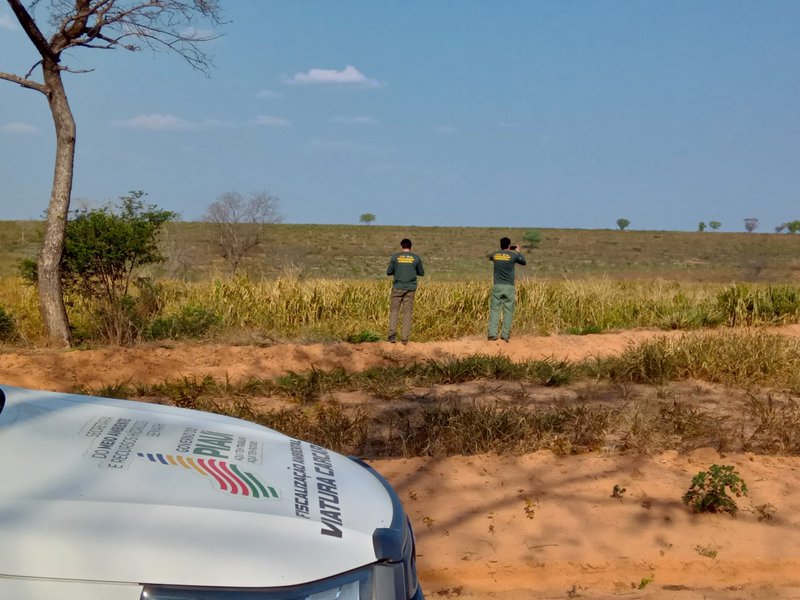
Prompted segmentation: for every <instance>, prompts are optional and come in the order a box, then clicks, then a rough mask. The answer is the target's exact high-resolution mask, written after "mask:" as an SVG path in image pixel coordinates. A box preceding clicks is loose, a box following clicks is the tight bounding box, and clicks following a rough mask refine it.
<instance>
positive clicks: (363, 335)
mask: <svg viewBox="0 0 800 600" xmlns="http://www.w3.org/2000/svg"><path fill="white" fill-rule="evenodd" d="M380 339H381V336H380V335H378V334H377V333H375V332H374V331H372V330H371V329H362V330H361V331H359V332H358V333H353V334H351V335H348V336H347V341H348V342H349V343H351V344H363V343H364V342H378V341H380Z"/></svg>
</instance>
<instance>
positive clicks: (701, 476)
mask: <svg viewBox="0 0 800 600" xmlns="http://www.w3.org/2000/svg"><path fill="white" fill-rule="evenodd" d="M726 490H730V492H731V493H732V494H733V495H734V496H736V497H737V498H738V497H741V496H746V495H747V484H746V483H745V482H744V480H743V479H742V478H741V477H739V474H738V473H737V472H736V470H735V469H734V468H733V467H732V466H730V465H723V466H720V465H711V467H710V468H709V469H708V471H700V472H699V473H698V474H697V475H695V476H694V477H693V478H692V483H691V485H690V486H689V489H688V491H687V492H686V493H685V494H684V495H683V502H684V504H686V505H688V506H691V507H692V509H693V510H694V511H695V512H726V513H730V515H731V516H734V517H735V516H736V513H737V511H738V510H739V507H738V506H736V502H735V501H734V499H733V498H732V497H731V496H729V495H728V493H727V492H726Z"/></svg>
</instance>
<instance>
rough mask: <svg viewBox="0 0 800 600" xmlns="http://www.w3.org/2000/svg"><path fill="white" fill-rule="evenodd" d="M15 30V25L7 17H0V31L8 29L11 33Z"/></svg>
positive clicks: (14, 22)
mask: <svg viewBox="0 0 800 600" xmlns="http://www.w3.org/2000/svg"><path fill="white" fill-rule="evenodd" d="M16 28H17V23H16V21H14V20H13V19H12V18H11V17H9V16H8V15H0V29H8V30H9V31H11V30H12V29H16Z"/></svg>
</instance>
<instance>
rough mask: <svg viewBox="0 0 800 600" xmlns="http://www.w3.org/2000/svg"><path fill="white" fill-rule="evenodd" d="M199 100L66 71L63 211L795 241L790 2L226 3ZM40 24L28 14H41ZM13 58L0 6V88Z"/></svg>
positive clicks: (138, 61) (799, 97) (139, 59)
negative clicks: (72, 155)
mask: <svg viewBox="0 0 800 600" xmlns="http://www.w3.org/2000/svg"><path fill="white" fill-rule="evenodd" d="M222 4H223V11H224V16H225V17H226V18H227V19H228V20H229V21H230V23H228V24H227V25H224V26H223V27H222V28H220V29H219V33H221V34H223V36H222V37H221V38H220V39H218V40H216V41H214V42H211V43H209V45H208V46H207V51H208V52H209V53H210V54H211V55H213V57H214V64H215V66H214V68H213V69H212V70H211V71H210V74H209V76H208V77H206V76H204V75H203V74H201V73H199V72H197V71H194V70H192V69H191V68H190V67H189V66H188V65H187V64H186V63H184V62H182V61H181V60H180V59H179V58H177V57H176V56H174V55H169V54H166V53H157V54H154V53H152V52H150V51H149V50H145V51H142V52H139V53H129V52H125V51H119V50H118V51H113V52H107V51H101V50H82V51H81V50H75V51H73V52H72V54H70V55H69V56H68V57H67V59H66V61H65V62H66V64H68V65H69V66H71V67H72V68H75V69H87V68H93V69H94V71H93V72H91V73H87V74H67V75H65V78H66V85H67V91H68V93H69V96H70V101H71V104H72V109H73V112H74V113H75V117H76V120H77V125H78V149H77V157H76V160H77V162H76V178H75V184H74V189H73V198H74V199H83V200H84V201H86V202H89V203H92V204H94V205H99V204H103V203H105V202H106V201H109V200H113V199H115V198H116V197H118V196H120V195H122V194H124V193H126V192H127V191H128V190H144V191H146V192H147V193H148V194H149V196H148V199H149V200H150V201H151V202H154V203H156V204H157V205H159V206H160V207H162V208H166V209H170V210H174V211H176V212H178V213H180V215H181V217H182V218H183V219H185V220H197V219H199V218H201V216H202V215H203V213H204V212H205V210H206V209H207V207H208V206H209V205H210V204H211V203H212V202H213V201H214V200H215V199H216V198H217V197H218V196H220V195H221V194H222V193H224V192H227V191H239V192H241V193H242V194H247V193H248V192H253V191H262V190H266V191H268V192H270V193H271V194H273V195H275V196H277V197H278V198H279V199H280V210H281V212H282V214H283V215H284V217H285V220H286V221H287V222H290V223H356V222H358V217H359V215H360V214H362V213H365V212H371V213H374V214H375V215H377V221H376V223H377V224H383V225H438V226H483V225H486V226H499V227H504V226H509V227H511V226H514V227H577V228H615V227H616V225H615V222H616V220H617V219H618V218H620V217H623V218H627V219H628V220H630V221H631V228H632V229H676V230H695V229H696V228H697V223H698V222H699V221H711V220H715V221H720V222H722V230H725V231H743V230H744V228H743V219H744V218H747V217H755V218H758V219H759V221H760V226H759V228H758V230H757V231H760V232H771V231H773V228H774V227H775V225H778V224H780V223H782V222H785V221H789V220H794V219H800V168H798V165H800V2H797V1H795V0H790V1H781V0H765V1H756V0H753V1H749V2H742V1H737V0H724V1H698V0H686V1H684V0H671V1H669V2H664V1H662V0H658V1H644V0H642V1H624V0H620V1H615V2H611V1H602V0H597V1H588V0H586V1H580V2H577V1H569V0H565V1H555V0H552V1H546V2H545V1H537V0H500V1H497V0H481V1H477V0H426V1H422V0H408V1H399V0H396V1H389V0H386V1H373V0H360V1H350V0H338V1H336V2H332V1H329V0H302V1H293V0H282V1H273V0H248V1H244V0H238V1H235V2H234V1H228V2H225V1H223V3H222ZM43 6H44V5H43ZM35 61H36V57H35V54H34V51H33V49H32V46H31V44H30V42H29V41H28V40H27V38H26V37H25V36H24V35H23V33H22V32H21V30H19V28H18V27H17V26H16V24H15V21H14V17H13V15H12V13H11V11H10V9H9V8H8V6H7V5H6V4H5V3H4V2H0V71H6V72H13V73H16V74H20V75H22V74H24V73H25V72H27V71H28V70H29V68H30V67H31V66H32V65H33V63H34V62H35ZM53 146H54V140H53V132H52V122H51V120H50V114H49V112H48V109H47V105H46V102H45V98H44V97H43V96H42V95H41V94H39V93H38V92H34V91H31V90H25V89H22V88H19V87H17V86H15V85H13V84H11V83H9V82H5V81H0V181H1V182H2V186H0V219H24V218H39V217H40V216H41V215H42V214H43V212H44V210H45V208H46V206H47V201H48V198H49V189H50V183H51V176H52V159H53Z"/></svg>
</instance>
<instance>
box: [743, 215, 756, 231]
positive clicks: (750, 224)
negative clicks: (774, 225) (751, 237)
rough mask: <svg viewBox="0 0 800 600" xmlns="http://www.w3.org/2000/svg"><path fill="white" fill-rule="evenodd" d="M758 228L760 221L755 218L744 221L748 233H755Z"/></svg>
mask: <svg viewBox="0 0 800 600" xmlns="http://www.w3.org/2000/svg"><path fill="white" fill-rule="evenodd" d="M757 227H758V219H756V218H755V217H748V218H746V219H745V220H744V229H745V231H747V233H753V232H754V231H755V230H756V228H757Z"/></svg>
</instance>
